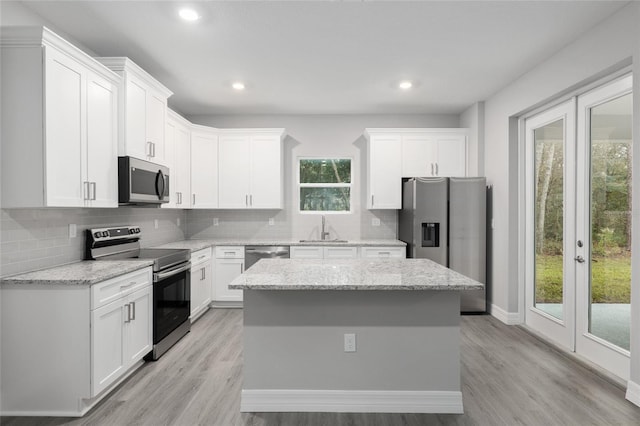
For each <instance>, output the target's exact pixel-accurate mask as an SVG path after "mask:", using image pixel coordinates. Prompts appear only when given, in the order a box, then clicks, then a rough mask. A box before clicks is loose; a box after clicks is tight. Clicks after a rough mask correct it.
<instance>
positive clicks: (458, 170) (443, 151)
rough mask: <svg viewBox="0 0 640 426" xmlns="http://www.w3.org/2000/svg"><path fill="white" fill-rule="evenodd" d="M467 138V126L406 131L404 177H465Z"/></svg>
mask: <svg viewBox="0 0 640 426" xmlns="http://www.w3.org/2000/svg"><path fill="white" fill-rule="evenodd" d="M466 141H467V132H466V129H422V130H421V131H419V132H417V131H416V132H411V133H403V134H402V176H403V177H419V176H422V177H430V176H431V177H437V176H440V177H448V176H458V177H461V176H466V143H467V142H466Z"/></svg>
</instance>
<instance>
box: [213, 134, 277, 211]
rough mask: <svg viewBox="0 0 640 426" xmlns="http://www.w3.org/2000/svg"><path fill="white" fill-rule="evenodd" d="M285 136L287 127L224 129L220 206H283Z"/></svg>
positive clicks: (220, 148)
mask: <svg viewBox="0 0 640 426" xmlns="http://www.w3.org/2000/svg"><path fill="white" fill-rule="evenodd" d="M283 135H284V130H283V129H253V130H242V129H239V130H220V136H219V138H220V139H219V155H220V157H219V158H220V162H219V176H220V181H219V182H220V192H219V201H220V203H219V207H220V208H226V209H245V208H254V209H281V208H282V193H283V191H282V187H283V179H282V176H283V174H282V171H283V168H282V137H283Z"/></svg>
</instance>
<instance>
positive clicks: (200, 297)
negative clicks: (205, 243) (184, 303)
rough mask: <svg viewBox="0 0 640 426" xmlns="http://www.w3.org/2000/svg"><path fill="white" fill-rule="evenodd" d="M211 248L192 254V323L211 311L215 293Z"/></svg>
mask: <svg viewBox="0 0 640 426" xmlns="http://www.w3.org/2000/svg"><path fill="white" fill-rule="evenodd" d="M211 262H212V258H211V248H210V247H207V248H205V249H202V250H198V251H197V252H194V253H192V254H191V315H190V318H191V322H194V321H195V320H196V319H198V318H199V317H200V316H201V315H202V314H203V313H205V312H206V311H207V309H209V304H210V303H211V293H212V291H213V289H212V285H213V266H212V264H211Z"/></svg>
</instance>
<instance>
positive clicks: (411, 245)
mask: <svg viewBox="0 0 640 426" xmlns="http://www.w3.org/2000/svg"><path fill="white" fill-rule="evenodd" d="M486 191H487V186H486V179H485V178H483V177H472V178H411V179H409V180H407V181H406V182H404V183H403V188H402V210H401V211H400V214H399V230H398V231H399V232H398V234H399V239H400V240H402V241H404V242H405V243H407V257H413V258H426V259H431V260H433V261H434V262H438V263H440V264H441V265H444V266H447V267H449V268H451V269H453V270H454V271H456V272H459V273H461V274H463V275H466V276H467V277H470V278H473V279H474V280H476V281H480V282H481V283H485V280H486V214H487V210H486V209H487V207H486V206H487V201H486V200H487V198H486ZM460 299H461V300H460V310H461V311H462V312H486V310H487V298H486V288H485V289H484V290H472V291H462V292H461V296H460Z"/></svg>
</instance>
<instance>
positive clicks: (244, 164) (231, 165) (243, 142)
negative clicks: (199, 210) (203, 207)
mask: <svg viewBox="0 0 640 426" xmlns="http://www.w3.org/2000/svg"><path fill="white" fill-rule="evenodd" d="M219 144H220V145H219V153H220V163H219V176H220V192H219V206H220V208H222V209H244V208H247V207H249V194H250V190H249V174H250V171H249V164H250V158H251V157H250V156H251V151H250V139H249V135H221V136H220V141H219Z"/></svg>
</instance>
